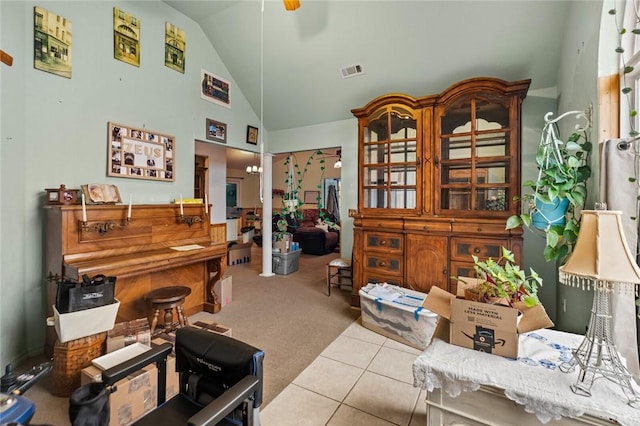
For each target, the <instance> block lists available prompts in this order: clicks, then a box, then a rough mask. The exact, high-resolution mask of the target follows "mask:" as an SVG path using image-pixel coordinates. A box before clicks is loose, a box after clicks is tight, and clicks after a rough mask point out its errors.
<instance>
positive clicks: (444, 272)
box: [442, 268, 447, 276]
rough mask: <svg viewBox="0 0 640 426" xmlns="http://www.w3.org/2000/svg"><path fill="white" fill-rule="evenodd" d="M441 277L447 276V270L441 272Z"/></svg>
mask: <svg viewBox="0 0 640 426" xmlns="http://www.w3.org/2000/svg"><path fill="white" fill-rule="evenodd" d="M442 275H445V276H446V275H447V268H444V269H443V270H442Z"/></svg>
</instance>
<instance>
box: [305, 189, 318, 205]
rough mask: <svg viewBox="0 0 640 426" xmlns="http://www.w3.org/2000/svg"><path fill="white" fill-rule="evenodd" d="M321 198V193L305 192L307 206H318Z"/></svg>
mask: <svg viewBox="0 0 640 426" xmlns="http://www.w3.org/2000/svg"><path fill="white" fill-rule="evenodd" d="M319 198H320V191H304V203H305V204H317V203H318V199H319Z"/></svg>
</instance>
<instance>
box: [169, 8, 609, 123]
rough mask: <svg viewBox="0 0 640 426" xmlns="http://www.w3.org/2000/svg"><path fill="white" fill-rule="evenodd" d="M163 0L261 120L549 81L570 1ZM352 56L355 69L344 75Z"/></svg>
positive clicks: (295, 119)
mask: <svg viewBox="0 0 640 426" xmlns="http://www.w3.org/2000/svg"><path fill="white" fill-rule="evenodd" d="M165 2H166V3H167V4H169V5H170V6H172V7H174V8H175V9H177V10H179V11H180V12H182V13H184V14H185V15H187V16H189V17H190V18H192V19H193V20H195V21H196V22H198V23H199V25H200V26H201V27H202V30H203V31H204V33H205V34H206V36H207V37H208V38H209V40H210V41H211V44H212V45H213V46H214V48H215V49H216V51H217V52H218V54H219V55H220V58H221V60H222V62H223V63H224V64H225V66H226V67H227V69H228V70H229V72H230V73H231V76H232V77H233V79H234V81H235V82H236V84H237V86H238V87H237V90H239V91H241V92H242V93H243V94H244V96H245V97H246V98H247V100H248V101H249V102H250V104H251V106H252V107H253V109H254V110H255V112H256V114H257V115H258V116H260V115H261V112H262V114H263V117H264V120H263V121H264V126H265V128H266V129H267V130H281V129H288V128H296V127H301V126H309V125H314V124H320V123H325V122H331V121H336V120H343V119H347V118H351V117H353V116H352V115H351V112H350V110H351V109H352V108H356V107H361V106H363V105H365V104H366V103H367V102H369V101H370V100H372V99H373V98H375V97H377V96H380V95H382V94H385V93H391V92H399V93H405V94H408V95H411V96H416V97H418V96H423V95H429V94H435V93H439V92H441V91H443V90H444V89H446V88H447V87H448V86H450V85H451V84H454V83H456V82H458V81H460V80H463V79H466V78H471V77H477V76H491V77H498V78H502V79H505V80H520V79H526V78H531V79H532V83H531V89H530V92H529V93H532V91H535V90H536V89H545V88H550V87H555V86H556V82H557V70H558V64H559V61H560V50H561V46H562V40H563V37H564V31H565V23H566V21H567V17H568V13H569V10H570V7H571V4H572V3H573V2H572V1H559V0H549V1H547V0H511V1H479V0H475V1H473V0H469V1H449V0H444V1H437V0H426V1H425V0H422V1H420V0H414V1H408V0H395V1H384V0H351V1H349V0H301V7H300V8H299V9H298V10H296V11H294V12H288V11H286V10H285V9H284V5H283V3H282V1H280V0H266V1H265V5H264V13H263V14H262V13H261V4H262V3H261V1H259V0H221V1H213V0H209V1H202V0H198V1H191V0H166V1H165ZM261 20H262V22H263V23H264V26H263V27H262V26H261ZM594 25H597V23H594ZM261 28H263V30H262V31H261ZM261 50H262V51H263V55H262V57H263V66H261ZM356 64H358V65H361V67H362V70H363V73H362V74H361V75H358V76H354V77H350V78H346V79H343V78H342V77H341V74H340V69H341V68H343V67H345V66H350V65H356ZM261 70H263V72H261ZM261 81H262V82H263V84H262V93H263V96H261ZM232 90H233V89H232ZM261 104H262V108H261Z"/></svg>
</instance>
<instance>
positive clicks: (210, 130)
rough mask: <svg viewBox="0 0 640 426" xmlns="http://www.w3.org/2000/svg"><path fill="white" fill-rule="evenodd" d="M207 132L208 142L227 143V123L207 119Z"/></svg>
mask: <svg viewBox="0 0 640 426" xmlns="http://www.w3.org/2000/svg"><path fill="white" fill-rule="evenodd" d="M205 131H206V133H205V134H206V137H207V140H210V141H215V142H222V143H227V125H226V124H225V123H222V122H220V121H216V120H212V119H210V118H207V128H206V129H205Z"/></svg>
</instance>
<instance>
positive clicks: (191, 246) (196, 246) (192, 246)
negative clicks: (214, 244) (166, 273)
mask: <svg viewBox="0 0 640 426" xmlns="http://www.w3.org/2000/svg"><path fill="white" fill-rule="evenodd" d="M202 248H204V246H201V245H199V244H188V245H186V246H177V247H171V249H172V250H178V251H188V250H197V249H202Z"/></svg>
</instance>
